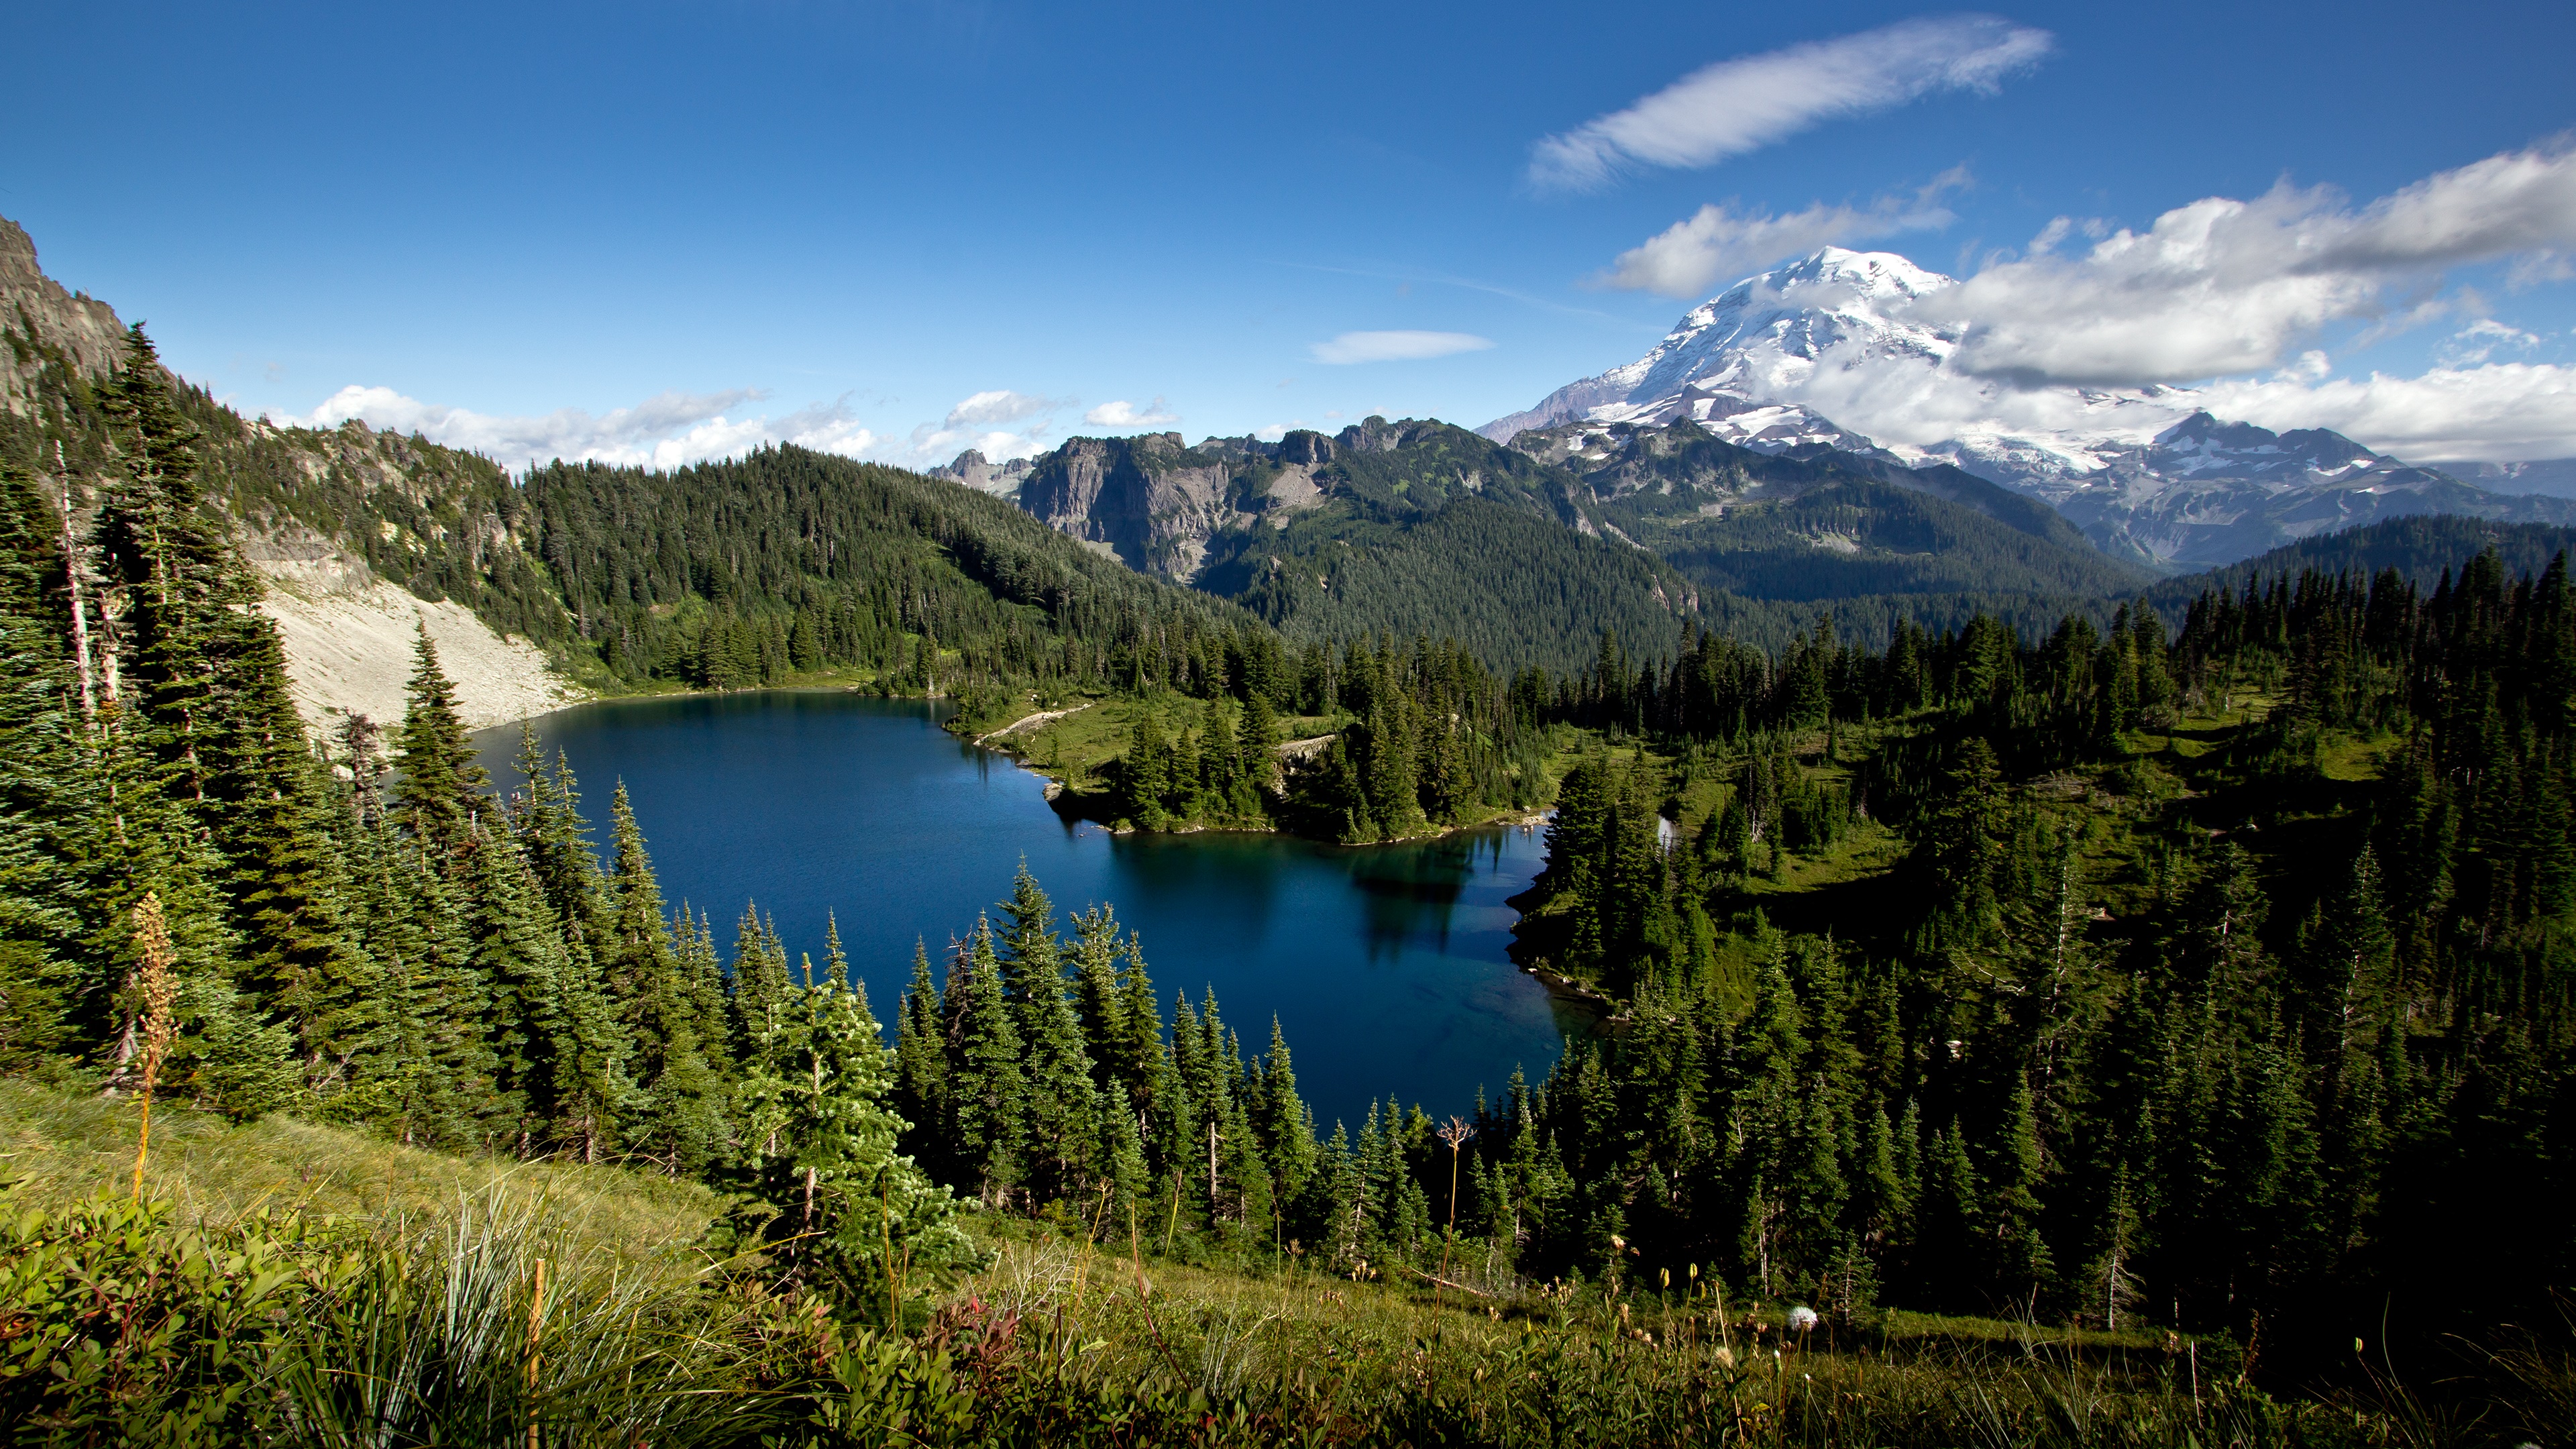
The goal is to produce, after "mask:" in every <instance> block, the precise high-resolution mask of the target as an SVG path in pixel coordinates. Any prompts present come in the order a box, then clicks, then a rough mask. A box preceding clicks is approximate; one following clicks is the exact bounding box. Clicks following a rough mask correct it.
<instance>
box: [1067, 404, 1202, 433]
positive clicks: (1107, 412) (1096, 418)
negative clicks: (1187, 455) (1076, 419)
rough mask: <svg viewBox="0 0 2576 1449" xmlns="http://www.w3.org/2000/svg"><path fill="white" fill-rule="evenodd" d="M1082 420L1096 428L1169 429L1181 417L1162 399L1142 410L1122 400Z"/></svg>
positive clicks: (1101, 406) (1094, 410)
mask: <svg viewBox="0 0 2576 1449" xmlns="http://www.w3.org/2000/svg"><path fill="white" fill-rule="evenodd" d="M1082 420H1083V421H1084V422H1086V423H1089V424H1090V425H1091V426H1093V427H1095V428H1167V427H1170V426H1171V425H1172V424H1174V423H1177V422H1179V421H1180V420H1181V415H1180V414H1179V413H1176V412H1173V411H1171V410H1170V409H1169V408H1166V407H1165V406H1163V400H1162V399H1161V398H1160V397H1157V398H1155V399H1154V400H1153V401H1152V402H1150V403H1147V404H1145V406H1143V407H1142V408H1139V407H1137V406H1136V405H1135V404H1134V403H1131V402H1128V401H1127V400H1125V399H1124V398H1121V399H1120V400H1118V401H1117V402H1105V403H1102V404H1101V405H1100V406H1098V407H1096V408H1093V409H1092V410H1091V411H1089V412H1087V413H1084V414H1083V415H1082Z"/></svg>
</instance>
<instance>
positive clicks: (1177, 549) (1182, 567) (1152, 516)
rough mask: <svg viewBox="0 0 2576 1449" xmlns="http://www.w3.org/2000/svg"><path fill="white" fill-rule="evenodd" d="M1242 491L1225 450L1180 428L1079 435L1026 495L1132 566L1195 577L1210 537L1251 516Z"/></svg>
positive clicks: (1065, 529) (1044, 513)
mask: <svg viewBox="0 0 2576 1449" xmlns="http://www.w3.org/2000/svg"><path fill="white" fill-rule="evenodd" d="M1310 486H1311V484H1310ZM1234 492H1235V490H1234V469H1233V468H1232V467H1230V466H1229V465H1228V462H1227V459H1226V458H1225V457H1224V456H1223V455H1222V454H1214V453H1211V452H1208V451H1205V450H1194V449H1191V448H1188V447H1185V446H1184V445H1183V444H1182V442H1181V435H1180V434H1178V433H1146V434H1143V435H1141V436H1138V437H1132V438H1075V439H1072V440H1071V441H1069V442H1067V443H1066V444H1065V445H1064V446H1063V447H1061V448H1058V449H1056V450H1055V451H1054V452H1052V453H1049V454H1047V455H1046V456H1044V457H1042V458H1040V459H1038V460H1037V463H1036V466H1035V467H1033V468H1031V469H1030V470H1029V476H1028V479H1027V481H1026V482H1024V483H1022V484H1021V485H1020V495H1019V501H1020V506H1021V507H1022V508H1024V509H1026V510H1028V511H1029V512H1030V513H1031V514H1033V515H1035V516H1036V517H1038V518H1040V519H1042V520H1044V521H1045V522H1046V524H1047V526H1048V527H1050V528H1054V529H1056V530H1057V531H1059V532H1062V533H1068V534H1071V535H1073V536H1074V537H1075V538H1079V539H1082V540H1084V541H1086V542H1089V543H1099V544H1106V545H1108V546H1109V547H1110V548H1111V549H1112V550H1114V551H1115V552H1116V553H1117V555H1118V557H1119V559H1120V560H1121V561H1122V562H1124V563H1125V564H1126V565H1127V566H1128V567H1129V568H1132V569H1136V570H1138V571H1140V572H1144V573H1151V574H1156V575H1159V576H1161V577H1163V578H1166V579H1171V580H1174V581H1176V582H1179V583H1188V582H1190V581H1191V580H1193V579H1195V578H1197V577H1198V574H1199V570H1200V568H1201V567H1202V566H1203V565H1204V564H1205V563H1206V561H1207V541H1208V538H1209V536H1210V535H1212V534H1215V533H1217V532H1219V531H1220V530H1222V529H1225V528H1228V527H1231V526H1234V525H1236V524H1239V523H1244V522H1247V521H1249V520H1250V518H1251V516H1252V515H1251V514H1249V513H1248V512H1246V511H1244V510H1242V509H1239V508H1237V507H1236V506H1235V505H1234V502H1233V496H1234Z"/></svg>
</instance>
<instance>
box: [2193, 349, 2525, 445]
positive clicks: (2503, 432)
mask: <svg viewBox="0 0 2576 1449" xmlns="http://www.w3.org/2000/svg"><path fill="white" fill-rule="evenodd" d="M2199 391H2200V392H2201V393H2202V395H2203V398H2204V402H2203V406H2206V407H2207V408H2208V409H2209V410H2210V411H2211V412H2213V413H2216V414H2218V415H2219V416H2220V417H2225V418H2242V419H2244V420H2245V421H2247V422H2250V423H2259V424H2261V425H2262V426H2264V427H2267V428H2273V429H2288V428H2332V429H2334V430H2335V431H2336V432H2338V433H2341V434H2343V435H2344V436H2346V437H2348V438H2351V439H2353V440H2354V441H2356V442H2359V443H2362V444H2364V445H2366V446H2369V447H2372V448H2376V449H2378V450H2379V451H2381V452H2383V453H2393V454H2395V455H2397V456H2398V457H2400V458H2404V459H2406V460H2407V461H2408V462H2413V463H2518V462H2524V461H2527V460H2529V459H2533V458H2567V457H2576V368H2566V367H2558V366H2553V365H2550V364H2546V363H2540V364H2534V363H2522V362H2494V363H2488V364H2486V365H2484V366H2480V367H2437V368H2435V369H2433V370H2432V371H2430V372H2427V373H2424V374H2423V375H2422V376H2420V377H2389V376H2386V375H2384V374H2381V373H2376V372H2374V373H2372V374H2371V375H2370V376H2369V377H2367V378H2334V379H2329V380H2326V381H2322V382H2315V383H2308V382H2302V381H2297V380H2292V379H2288V378H2279V377H2275V378H2268V379H2264V380H2261V381H2244V382H2219V383H2213V384H2211V385H2210V386H2208V387H2207V388H2204V389H2200V390H2199Z"/></svg>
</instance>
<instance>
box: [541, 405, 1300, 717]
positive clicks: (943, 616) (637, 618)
mask: <svg viewBox="0 0 2576 1449" xmlns="http://www.w3.org/2000/svg"><path fill="white" fill-rule="evenodd" d="M521 493H522V498H523V507H524V508H525V509H526V516H527V519H528V531H529V537H530V547H531V549H532V550H533V551H534V552H536V553H537V554H539V555H540V556H541V557H543V558H544V559H545V561H546V563H547V565H548V566H549V568H550V569H551V570H552V573H553V576H554V577H555V579H556V580H557V581H558V585H559V587H560V589H561V591H562V594H563V597H564V599H565V601H566V605H567V607H568V608H569V610H570V613H571V616H572V618H573V621H574V624H575V627H576V630H577V632H578V635H579V637H580V638H581V639H583V640H585V641H589V642H591V643H592V644H594V645H595V647H597V648H598V650H599V652H600V658H601V660H602V661H603V663H604V664H605V665H606V666H607V668H608V669H609V670H610V671H611V672H612V673H614V674H615V675H617V676H618V677H620V678H622V679H627V680H631V681H643V680H648V679H669V680H678V681H682V682H686V683H690V684H699V685H705V686H709V687H713V688H719V689H724V688H737V687H741V686H745V685H759V684H764V683H776V682H778V681H779V680H781V679H782V678H784V677H785V676H786V675H787V674H788V673H789V672H790V671H791V670H795V671H811V670H815V669H819V668H824V667H827V666H832V665H843V666H858V667H863V668H866V669H869V670H871V671H873V672H874V673H876V674H877V675H878V676H879V677H880V678H881V679H883V680H885V681H887V682H889V684H890V685H891V686H892V687H895V688H900V689H911V690H918V689H925V688H927V689H935V690H939V691H942V692H948V693H955V692H958V691H960V690H969V691H971V690H975V689H978V688H986V687H995V686H998V685H1001V684H1004V683H1008V684H1011V685H1015V686H1016V685H1035V686H1036V687H1038V688H1040V689H1047V690H1071V689H1078V688H1130V687H1139V686H1142V685H1145V684H1172V685H1177V686H1181V687H1188V688H1205V687H1207V683H1208V681H1210V680H1215V681H1223V680H1224V679H1226V678H1227V677H1229V674H1228V668H1227V664H1226V660H1227V658H1228V656H1229V651H1231V652H1232V657H1233V658H1234V659H1235V661H1236V666H1237V667H1236V668H1235V669H1234V671H1233V673H1235V674H1238V675H1239V674H1240V673H1241V672H1242V670H1241V661H1242V659H1243V657H1244V651H1246V650H1247V649H1249V650H1253V651H1255V652H1259V651H1261V650H1264V649H1268V650H1272V651H1274V652H1275V648H1276V645H1275V642H1274V641H1272V640H1270V639H1269V638H1268V637H1267V635H1268V631H1267V630H1264V629H1262V628H1261V627H1260V625H1259V623H1258V622H1257V621H1256V620H1254V619H1252V618H1251V617H1250V616H1248V615H1246V614H1244V613H1243V612H1241V611H1240V610H1237V609H1233V608H1231V607H1229V606H1227V605H1225V604H1223V603H1220V602H1218V601H1216V600H1213V599H1209V598H1207V597H1206V596H1204V595H1200V594H1194V593H1192V592H1190V591H1188V590H1185V589H1178V588H1174V587H1172V586H1171V585H1168V584H1161V583H1157V582H1155V581H1153V580H1151V579H1148V578H1146V577H1144V576H1142V575H1139V574H1137V573H1135V572H1133V571H1132V570H1130V569H1128V568H1126V567H1125V566H1124V565H1122V564H1120V563H1118V562H1117V561H1116V560H1115V559H1107V558H1102V557H1100V556H1099V555H1098V554H1096V553H1093V552H1091V551H1089V550H1087V549H1084V548H1083V547H1082V546H1080V545H1079V544H1077V543H1075V542H1074V541H1073V540H1071V539H1069V538H1065V537H1063V536H1062V535H1060V534H1057V533H1055V532H1053V531H1052V530H1049V529H1048V528H1046V527H1045V526H1044V525H1042V524H1039V523H1038V522H1037V521H1035V520H1034V519H1031V518H1029V517H1027V516H1026V515H1025V514H1022V513H1021V512H1019V511H1018V510H1017V509H1014V508H1012V507H1011V506H1010V505H1009V504H1007V503H1004V502H1001V501H1000V500H997V499H993V498H988V497H986V496H984V495H982V494H979V493H976V492H973V491H971V490H968V489H964V488H960V487H957V486H956V485H954V484H951V483H945V482H940V481H936V480H932V479H928V478H924V477H922V476H920V475H919V474H915V473H906V472H902V471H900V470H897V469H892V468H882V467H877V466H875V465H872V464H863V463H857V462H853V461H851V460H849V459H846V458H839V457H833V456H831V455H828V454H822V453H814V452H809V451H807V450H804V449H801V448H764V449H761V450H759V451H756V452H754V453H752V454H750V455H748V456H747V457H744V458H742V459H741V460H739V461H735V462H725V463H711V464H705V465H701V466H697V467H691V468H682V469H679V470H676V471H673V472H659V471H647V470H643V469H634V468H609V467H605V466H601V465H588V466H573V465H569V464H561V463H558V464H554V465H551V466H549V467H545V468H540V469H538V470H536V471H535V472H534V473H532V474H530V475H529V477H528V478H527V480H526V482H525V484H524V485H523V487H522V490H521ZM949 655H954V656H955V658H954V659H953V660H951V661H948V662H943V660H945V659H946V657H947V656H949Z"/></svg>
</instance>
